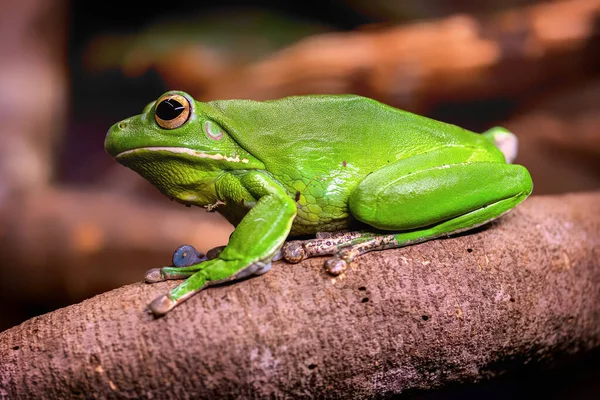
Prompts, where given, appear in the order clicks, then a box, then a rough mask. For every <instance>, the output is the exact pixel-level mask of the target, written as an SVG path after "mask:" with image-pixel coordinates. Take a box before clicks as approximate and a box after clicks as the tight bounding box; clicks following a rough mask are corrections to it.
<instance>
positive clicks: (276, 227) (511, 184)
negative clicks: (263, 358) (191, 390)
mask: <svg viewBox="0 0 600 400" xmlns="http://www.w3.org/2000/svg"><path fill="white" fill-rule="evenodd" d="M499 144H502V146H501V147H502V148H504V149H505V150H504V152H505V153H506V154H505V153H503V152H502V151H501V150H500V149H499V147H498V146H499ZM515 145H516V138H515V136H514V135H513V134H512V133H510V132H508V131H507V130H505V129H502V128H499V127H496V128H492V129H490V130H489V131H487V132H485V133H484V134H476V133H473V132H469V131H467V130H465V129H462V128H459V127H457V126H454V125H450V124H447V123H443V122H439V121H435V120H432V119H429V118H426V117H422V116H419V115H415V114H412V113H409V112H406V111H402V110H399V109H396V108H393V107H391V106H388V105H385V104H382V103H379V102H377V101H375V100H372V99H369V98H366V97H361V96H357V95H308V96H291V97H286V98H283V99H279V100H270V101H251V100H219V101H211V102H198V101H195V100H194V99H193V98H192V97H191V96H190V95H189V94H187V93H185V92H182V91H169V92H167V93H165V94H163V95H162V96H160V97H159V98H158V100H156V101H154V102H151V103H150V104H148V105H147V106H146V107H145V108H144V109H143V111H142V114H141V115H137V116H134V117H131V118H128V119H125V120H123V121H121V122H119V123H117V124H115V125H113V126H112V127H111V128H110V130H109V131H108V133H107V135H106V139H105V149H106V151H107V152H108V153H109V154H110V155H112V156H113V157H114V158H115V159H116V160H117V161H118V162H119V163H121V164H123V165H124V166H126V167H129V168H131V169H132V170H134V171H136V172H137V173H139V174H140V175H141V176H142V177H144V178H145V179H147V180H148V181H150V182H151V183H152V184H153V185H154V186H156V188H158V190H160V191H161V192H162V193H164V194H165V195H166V196H168V197H170V198H172V199H175V200H177V201H178V202H180V203H183V204H185V205H196V206H203V207H206V208H207V209H208V210H217V211H219V212H220V213H221V214H222V215H224V216H225V217H226V218H227V220H228V221H229V222H231V223H232V224H233V225H234V226H235V227H236V228H235V230H234V232H233V233H232V234H231V236H230V238H229V243H228V244H227V245H226V246H222V247H220V248H217V249H213V250H211V251H209V252H208V253H207V254H206V255H204V254H201V253H199V252H197V251H196V250H195V249H194V248H193V247H191V246H182V247H181V248H179V249H178V250H177V251H175V253H174V256H173V265H171V266H167V267H163V268H155V269H151V270H150V271H148V273H147V275H146V281H147V282H157V281H162V280H167V279H184V278H187V279H186V280H185V281H184V282H183V283H182V284H181V285H179V286H177V287H175V288H174V289H172V290H171V291H170V292H168V293H166V294H165V295H162V296H160V297H158V298H157V299H155V300H154V301H153V302H151V303H150V305H149V308H150V310H151V311H152V312H153V313H154V315H156V316H161V315H164V314H166V313H167V312H168V311H170V310H171V309H172V308H173V307H175V306H176V305H178V304H180V303H181V302H182V301H184V300H186V299H187V298H189V297H190V296H192V295H193V294H194V293H196V292H198V291H200V290H201V289H203V288H206V287H207V286H210V285H213V284H218V283H224V282H229V281H233V280H236V279H241V278H245V277H248V276H250V275H260V274H263V273H265V272H267V271H268V270H269V269H270V267H271V262H272V261H274V260H278V259H280V258H284V259H286V260H287V261H289V262H293V263H295V262H299V261H301V260H303V259H305V258H307V257H312V256H321V255H329V256H331V257H330V258H329V259H328V260H327V261H326V263H325V265H326V269H327V270H328V271H329V272H330V273H331V274H334V275H335V274H339V273H341V272H343V271H344V270H345V268H346V266H347V265H348V264H349V263H351V262H352V261H353V260H354V259H355V258H356V257H357V256H359V255H361V254H364V253H366V252H368V251H372V250H383V249H388V248H394V247H400V246H406V245H410V244H414V243H419V242H423V241H426V240H430V239H434V238H438V237H443V236H448V235H451V234H454V233H457V232H462V231H465V230H468V229H471V228H474V227H477V226H480V225H482V224H485V223H486V222H488V221H491V220H493V219H495V218H498V217H499V216H501V215H502V214H504V213H506V212H507V211H509V210H511V209H512V208H513V207H515V206H516V205H517V204H519V203H520V202H522V201H523V200H524V199H525V198H526V197H527V196H528V195H529V194H530V193H531V191H532V187H533V184H532V180H531V177H530V175H529V173H528V171H527V169H525V168H524V167H523V166H520V165H513V164H510V163H507V160H509V161H510V159H511V158H512V157H513V156H514V152H515V149H516V146H515ZM304 235H313V236H312V238H308V239H305V240H293V241H290V242H287V243H286V239H288V237H290V238H294V237H300V236H304Z"/></svg>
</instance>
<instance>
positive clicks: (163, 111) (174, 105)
mask: <svg viewBox="0 0 600 400" xmlns="http://www.w3.org/2000/svg"><path fill="white" fill-rule="evenodd" d="M184 109H185V107H184V106H183V104H181V103H180V102H178V101H177V100H173V99H167V100H164V101H161V102H160V103H159V104H158V106H157V107H156V115H157V116H158V118H160V119H162V120H163V121H170V120H172V119H175V118H177V117H178V116H179V114H181V113H182V112H183V110H184Z"/></svg>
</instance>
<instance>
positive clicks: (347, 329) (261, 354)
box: [0, 192, 600, 399]
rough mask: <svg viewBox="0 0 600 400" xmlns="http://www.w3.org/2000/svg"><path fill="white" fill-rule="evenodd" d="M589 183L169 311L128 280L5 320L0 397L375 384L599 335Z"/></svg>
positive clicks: (403, 385) (486, 365) (403, 384)
mask: <svg viewBox="0 0 600 400" xmlns="http://www.w3.org/2000/svg"><path fill="white" fill-rule="evenodd" d="M599 260H600V192H595V193H580V194H569V195H560V196H534V197H531V198H530V199H528V200H527V201H526V202H525V203H523V204H522V205H521V206H519V207H517V209H515V210H514V211H513V212H511V213H510V214H508V215H506V216H504V217H502V218H501V219H500V220H498V221H496V222H493V223H492V224H490V225H488V226H487V227H486V228H485V229H479V230H477V231H475V232H472V233H470V234H463V235H460V236H457V237H452V238H448V239H443V240H435V241H431V242H427V243H424V244H420V245H414V246H410V247H406V248H401V249H394V250H387V251H383V252H374V253H370V254H367V255H365V256H363V257H361V258H359V259H358V261H357V262H356V264H355V265H354V266H353V268H350V269H349V271H348V272H347V273H346V274H345V275H343V276H341V277H337V278H332V277H330V276H328V275H327V274H326V273H325V272H324V271H323V262H324V259H323V258H317V259H312V260H308V261H305V262H303V263H301V264H298V265H290V264H286V263H284V262H279V263H275V264H274V266H273V268H272V270H271V271H270V272H269V273H268V274H265V275H263V276H260V277H256V278H252V279H247V280H245V281H243V282H238V283H236V284H232V285H225V286H219V287H213V288H210V289H208V290H205V291H203V292H201V293H199V294H198V295H196V296H194V297H192V298H191V299H189V300H188V301H187V302H185V303H184V304H182V305H181V306H179V307H177V308H175V309H174V310H173V311H172V312H171V313H169V314H168V315H167V316H166V317H164V318H160V319H155V318H153V317H152V316H151V315H150V314H149V313H148V312H147V310H146V305H147V304H148V303H149V302H150V301H151V300H153V299H154V298H155V297H157V296H158V295H160V294H162V293H164V292H165V291H167V290H168V289H169V288H171V287H173V286H175V285H176V284H177V282H167V283H159V284H154V285H149V284H144V283H141V282H138V283H134V284H132V285H129V286H125V287H122V288H119V289H116V290H113V291H110V292H107V293H104V294H101V295H98V296H96V297H93V298H91V299H89V300H86V301H84V302H82V303H79V304H76V305H72V306H69V307H66V308H62V309H59V310H57V311H54V312H52V313H49V314H45V315H42V316H39V317H35V318H33V319H31V320H28V321H26V322H24V323H23V324H21V325H19V326H16V327H14V328H11V329H9V330H7V331H5V332H3V333H1V334H0V397H4V396H7V397H8V398H35V397H44V398H61V399H63V398H139V397H146V398H150V397H153V398H217V397H218V398H287V397H302V398H304V397H309V398H310V397H318V398H357V399H358V398H361V399H362V398H373V397H377V398H382V397H388V396H392V395H397V394H403V393H404V394H406V393H410V392H414V391H415V390H427V389H434V388H440V387H444V386H447V385H448V384H451V383H454V384H456V383H468V382H476V381H480V380H485V379H488V378H491V377H494V376H498V375H501V374H503V373H506V372H510V371H511V369H513V368H518V367H521V366H522V365H524V364H530V365H531V364H536V365H540V366H543V365H547V364H550V363H553V364H556V363H560V360H561V359H563V358H564V357H567V356H569V355H577V354H585V353H587V352H590V351H593V350H594V349H598V347H600V306H599V304H600V265H599V264H600V261H599Z"/></svg>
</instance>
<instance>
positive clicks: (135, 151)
mask: <svg viewBox="0 0 600 400" xmlns="http://www.w3.org/2000/svg"><path fill="white" fill-rule="evenodd" d="M148 151H149V152H155V151H166V152H169V153H172V154H186V155H188V156H191V157H196V158H205V159H206V158H208V159H211V160H216V161H227V162H232V163H242V164H248V163H249V162H250V160H248V159H247V158H240V156H239V155H235V156H234V157H231V156H226V155H224V154H220V153H216V154H209V153H205V152H203V151H199V150H193V149H188V148H187V147H158V146H157V147H138V148H135V149H131V150H125V151H123V152H121V153H119V154H117V155H116V156H115V159H117V160H119V159H122V158H126V157H127V156H130V155H136V154H138V153H143V152H148Z"/></svg>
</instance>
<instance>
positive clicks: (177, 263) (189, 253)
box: [173, 244, 208, 268]
mask: <svg viewBox="0 0 600 400" xmlns="http://www.w3.org/2000/svg"><path fill="white" fill-rule="evenodd" d="M206 260H208V258H207V257H206V255H205V254H204V253H202V252H199V251H198V250H196V249H195V248H194V246H190V245H189V244H184V245H183V246H180V247H179V248H177V250H175V252H174V253H173V266H174V267H176V268H183V267H189V266H190V265H194V264H198V263H201V262H203V261H206Z"/></svg>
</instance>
